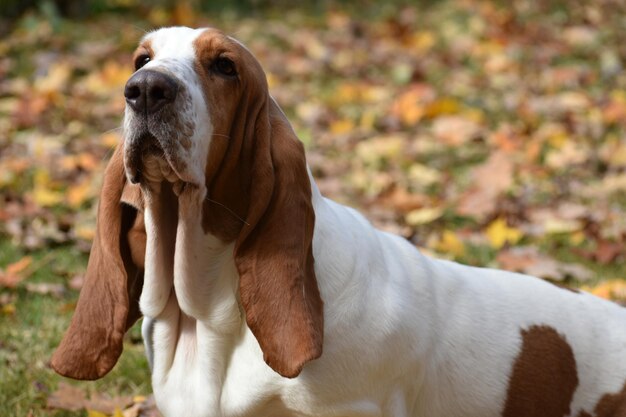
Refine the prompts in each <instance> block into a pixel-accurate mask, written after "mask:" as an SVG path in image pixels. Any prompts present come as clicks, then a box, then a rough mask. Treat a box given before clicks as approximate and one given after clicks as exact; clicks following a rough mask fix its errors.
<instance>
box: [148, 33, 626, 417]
mask: <svg viewBox="0 0 626 417" xmlns="http://www.w3.org/2000/svg"><path fill="white" fill-rule="evenodd" d="M186 34H187V32H186V31H182V30H180V29H166V30H162V31H159V32H156V33H155V34H152V35H149V36H151V39H152V41H153V47H154V48H155V50H156V51H157V60H156V62H155V63H154V65H157V64H158V61H159V58H158V57H160V56H161V55H159V54H164V52H163V51H166V50H167V51H169V52H168V53H171V54H174V53H178V52H180V53H181V54H187V55H185V56H188V54H189V53H190V52H189V51H188V50H187V47H186V46H185V45H184V43H185V42H189V40H186V41H182V40H180V39H181V38H180V37H181V36H183V35H185V36H186ZM172 38H176V39H177V40H176V41H173V40H172ZM183 38H184V36H183ZM184 39H188V38H184ZM189 39H191V37H189ZM161 42H163V43H164V44H166V45H168V46H167V47H163V48H161V46H160V43H161ZM183 51H186V52H183ZM186 79H187V78H186ZM198 117H200V114H198ZM202 123H206V122H202ZM207 129H208V128H207ZM310 180H311V185H312V193H313V195H312V198H313V206H314V210H315V219H316V221H315V233H314V239H313V252H314V257H315V272H316V276H317V280H318V285H319V288H320V292H321V296H322V299H323V300H324V320H325V323H324V348H323V354H322V356H321V357H320V358H319V359H317V360H314V361H312V362H310V363H308V364H307V365H306V366H305V367H304V369H303V371H302V373H301V374H300V375H299V376H298V377H296V378H294V379H287V378H283V377H281V376H280V375H278V374H277V373H275V372H274V371H273V370H272V369H271V368H269V367H268V366H267V365H266V364H265V363H264V362H263V354H262V352H261V350H260V348H259V344H258V343H257V341H256V339H255V338H254V336H253V335H252V333H251V331H250V330H249V328H248V327H247V325H246V322H245V319H244V316H243V314H242V311H241V307H240V303H239V300H238V294H237V288H238V276H237V272H236V268H235V265H234V261H233V253H232V252H233V245H232V244H223V243H221V242H220V241H219V240H217V239H216V238H214V237H213V236H211V235H208V234H205V233H204V232H203V229H202V225H201V218H202V216H201V206H202V205H201V203H202V201H203V199H204V196H205V193H206V190H205V189H204V188H203V186H200V187H187V188H185V189H184V190H183V191H182V193H181V194H180V197H179V202H180V206H179V213H178V219H179V220H178V225H177V229H176V240H175V241H176V243H175V254H172V253H170V254H169V255H168V254H164V253H163V252H164V250H163V249H162V248H159V245H160V244H162V242H163V241H164V239H163V236H159V233H160V232H161V231H160V230H158V229H157V227H158V216H159V215H167V213H160V212H159V209H158V207H157V206H155V205H150V204H148V206H147V209H146V231H147V233H148V250H147V254H146V274H145V284H144V295H142V300H141V301H142V302H141V308H142V311H143V312H144V314H146V315H147V316H149V317H150V319H149V320H148V322H149V325H147V326H146V327H147V328H149V329H151V331H150V332H148V331H146V334H151V337H149V338H148V340H147V341H146V343H147V348H148V351H149V352H151V354H152V355H153V359H152V360H153V362H154V364H153V375H152V382H153V387H154V392H155V398H156V401H157V404H158V406H159V408H160V409H161V411H162V413H163V415H164V416H166V417H173V416H185V417H217V416H219V417H235V416H237V417H244V416H250V417H252V416H260V415H266V416H281V417H283V416H327V417H331V416H336V417H340V416H342V417H346V416H360V417H365V416H368V417H369V416H385V417H408V416H415V417H472V416H475V417H496V416H499V415H501V413H502V409H503V407H504V402H505V399H506V394H507V385H508V380H509V377H510V375H511V369H512V366H513V363H514V361H515V358H516V356H517V355H518V353H519V351H520V346H521V334H520V332H521V330H522V329H525V328H527V327H528V326H532V325H548V326H552V327H553V328H554V329H556V330H557V331H558V332H559V333H560V334H561V335H562V336H563V337H565V339H566V340H567V342H568V343H569V344H570V345H571V347H572V349H573V351H574V355H575V358H576V362H577V364H578V377H579V381H580V382H579V385H578V388H577V391H576V392H575V395H574V400H573V403H572V407H571V411H572V414H571V415H577V414H578V412H579V410H581V409H583V408H584V409H586V410H587V411H591V410H593V407H594V405H595V403H596V402H597V401H598V399H599V398H600V397H601V396H602V395H603V394H605V393H607V392H618V391H620V390H621V387H622V384H623V383H624V378H625V376H626V361H625V360H624V353H625V349H624V346H626V312H625V311H626V310H624V309H622V308H620V307H618V306H617V305H615V304H612V303H609V302H607V301H604V300H601V299H599V298H596V297H594V296H592V295H589V294H576V293H572V292H569V291H565V290H562V289H559V288H557V287H555V286H553V285H551V284H548V283H546V282H544V281H541V280H539V279H536V278H532V277H528V276H524V275H520V274H514V273H509V272H504V271H497V270H492V269H480V268H472V267H467V266H463V265H459V264H456V263H452V262H447V261H440V260H435V259H431V258H428V257H425V256H424V255H422V254H421V253H420V252H419V251H418V250H417V249H416V248H415V247H414V246H413V245H412V244H410V243H409V242H407V241H406V240H405V239H402V238H400V237H398V236H394V235H391V234H388V233H384V232H381V231H379V230H376V229H375V228H373V227H372V226H371V225H370V223H369V222H368V221H367V220H366V219H365V218H363V217H362V216H361V215H360V214H358V213H357V212H356V211H355V210H352V209H350V208H347V207H344V206H342V205H339V204H337V203H334V202H332V201H330V200H328V199H325V198H323V197H322V196H321V194H320V193H319V190H318V189H317V187H316V185H315V182H314V181H313V179H312V177H310ZM168 256H169V258H168ZM170 261H172V262H173V265H170ZM172 288H174V289H175V291H172V290H171V289H172ZM152 326H153V327H152ZM150 340H152V343H150Z"/></svg>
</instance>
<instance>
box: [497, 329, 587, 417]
mask: <svg viewBox="0 0 626 417" xmlns="http://www.w3.org/2000/svg"><path fill="white" fill-rule="evenodd" d="M521 333H522V339H523V343H522V349H521V351H520V353H519V355H518V356H517V359H516V360H515V364H514V365H513V371H512V373H511V376H510V379H509V387H508V391H507V398H506V404H505V407H504V411H503V413H502V416H503V417H536V416H541V417H564V416H566V415H568V414H569V412H570V403H571V401H572V397H573V396H574V391H575V390H576V387H577V386H578V372H577V370H576V360H575V359H574V352H573V351H572V348H571V346H570V345H569V344H568V343H567V341H566V340H565V338H564V337H563V336H562V335H560V334H559V333H558V332H557V331H556V330H554V329H553V328H552V327H549V326H531V327H529V328H528V329H525V330H522V332H521Z"/></svg>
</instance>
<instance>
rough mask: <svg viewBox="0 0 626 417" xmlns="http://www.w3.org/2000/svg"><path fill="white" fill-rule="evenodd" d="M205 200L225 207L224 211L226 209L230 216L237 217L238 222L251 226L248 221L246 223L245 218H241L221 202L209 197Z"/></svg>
mask: <svg viewBox="0 0 626 417" xmlns="http://www.w3.org/2000/svg"><path fill="white" fill-rule="evenodd" d="M205 200H207V201H209V202H211V203H215V204H217V205H218V206H221V207H223V208H224V209H226V210H227V211H228V212H229V213H230V214H232V215H233V216H235V217H236V218H237V220H239V221H241V222H242V223H243V224H245V225H246V226H250V223H248V222H247V221H245V220H244V219H243V218H241V216H239V215H238V214H237V213H235V212H234V211H233V210H231V209H229V208H228V207H227V206H225V205H224V204H222V203H220V202H219V201H215V200H213V199H211V198H209V197H206V198H205Z"/></svg>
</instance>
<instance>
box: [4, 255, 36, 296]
mask: <svg viewBox="0 0 626 417" xmlns="http://www.w3.org/2000/svg"><path fill="white" fill-rule="evenodd" d="M32 262H33V258H32V257H30V256H24V257H23V258H22V259H20V260H19V261H16V262H13V263H12V264H9V265H7V267H6V270H5V271H4V272H3V271H2V270H0V287H6V288H15V287H17V284H19V283H20V282H21V281H22V280H24V279H25V278H27V277H28V275H30V274H29V273H27V272H26V270H27V269H28V267H29V266H30V264H31V263H32Z"/></svg>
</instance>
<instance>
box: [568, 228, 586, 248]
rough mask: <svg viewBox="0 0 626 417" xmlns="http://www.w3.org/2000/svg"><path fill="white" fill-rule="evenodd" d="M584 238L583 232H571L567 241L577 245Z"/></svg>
mask: <svg viewBox="0 0 626 417" xmlns="http://www.w3.org/2000/svg"><path fill="white" fill-rule="evenodd" d="M585 239H586V236H585V232H583V231H578V232H576V233H572V234H571V235H570V237H569V241H570V243H571V244H572V245H574V246H578V245H580V244H581V243H583V242H584V241H585Z"/></svg>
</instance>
